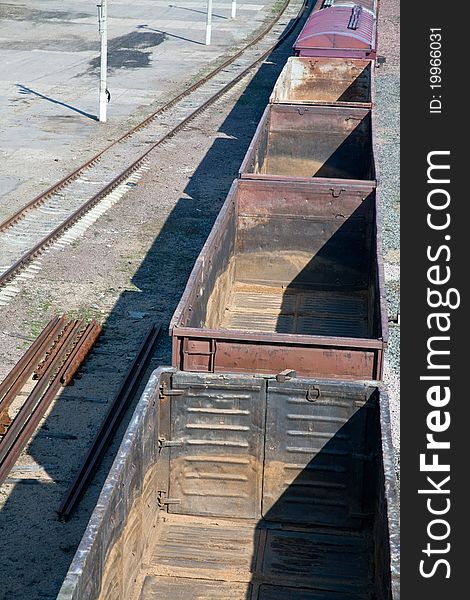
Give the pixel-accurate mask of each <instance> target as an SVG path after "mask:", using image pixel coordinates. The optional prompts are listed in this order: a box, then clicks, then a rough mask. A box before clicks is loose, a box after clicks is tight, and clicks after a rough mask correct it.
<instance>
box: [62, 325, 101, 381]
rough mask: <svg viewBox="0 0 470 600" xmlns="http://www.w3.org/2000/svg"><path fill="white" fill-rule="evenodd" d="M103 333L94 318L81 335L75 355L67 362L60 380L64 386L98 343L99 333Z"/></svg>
mask: <svg viewBox="0 0 470 600" xmlns="http://www.w3.org/2000/svg"><path fill="white" fill-rule="evenodd" d="M100 334H101V325H100V324H99V323H97V321H95V320H93V321H92V322H91V323H90V324H89V325H88V326H87V328H86V330H85V331H84V333H83V335H82V336H81V338H80V340H79V342H78V344H77V348H76V350H75V352H74V353H73V356H72V357H71V358H70V360H69V361H68V362H67V365H66V369H65V371H64V372H63V374H62V375H61V377H60V382H61V383H62V385H63V386H66V385H68V384H69V383H70V382H71V381H72V379H73V377H74V375H75V374H76V372H77V371H78V369H79V368H80V365H81V364H82V362H83V361H84V360H85V358H86V357H87V355H88V353H89V352H90V350H91V349H92V347H93V346H94V344H95V343H96V340H97V339H98V337H99V335H100Z"/></svg>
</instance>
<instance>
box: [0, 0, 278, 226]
mask: <svg viewBox="0 0 470 600" xmlns="http://www.w3.org/2000/svg"><path fill="white" fill-rule="evenodd" d="M289 2H290V0H285V2H284V4H283V6H282V8H281V10H280V12H279V13H278V14H277V15H276V17H275V18H274V19H273V20H272V21H271V22H270V23H269V24H268V25H267V26H266V27H264V28H263V29H262V30H261V32H260V33H259V34H258V35H257V36H256V37H255V38H253V39H252V40H251V41H250V42H249V43H248V44H246V45H245V46H243V48H241V49H240V50H238V51H237V52H236V53H235V54H233V55H232V56H230V57H229V58H228V59H227V60H225V61H224V62H223V63H222V64H221V65H219V66H218V67H216V68H215V69H213V70H212V71H210V73H208V74H206V75H204V77H201V79H199V80H198V81H196V82H195V83H193V84H192V85H190V86H189V87H187V88H186V89H185V90H183V91H182V92H181V93H180V94H178V95H177V96H175V97H174V98H172V99H171V100H169V101H168V102H166V103H165V104H164V105H163V106H161V107H160V108H158V109H157V110H156V111H154V112H153V113H152V114H150V115H149V116H148V117H146V118H145V119H144V120H143V121H141V122H140V123H138V124H137V125H135V126H134V127H133V128H132V129H130V130H129V131H127V132H126V133H124V134H123V135H122V136H121V137H119V138H118V139H116V140H114V141H113V142H111V143H110V144H108V145H107V146H106V147H105V148H103V150H101V151H100V152H98V153H97V154H95V155H94V156H92V157H91V158H90V159H89V160H87V161H86V162H84V163H83V164H81V165H80V166H78V167H77V168H76V169H75V170H74V171H72V172H71V173H69V174H68V175H66V176H65V177H63V178H62V179H61V180H60V181H58V182H57V183H55V184H54V185H52V186H51V187H49V188H48V189H47V190H46V191H44V192H42V193H41V194H39V195H38V196H36V197H35V198H33V200H31V201H30V202H28V203H27V204H25V205H24V206H22V207H21V208H20V209H19V210H17V211H16V212H15V213H14V214H12V215H10V216H9V217H7V218H6V219H5V220H4V221H2V222H1V223H0V232H1V231H4V230H5V229H7V228H8V227H10V226H11V225H13V224H14V223H16V222H17V221H18V220H19V219H20V218H21V217H22V216H23V215H24V214H25V213H27V212H28V211H29V210H31V209H32V208H35V207H36V206H39V205H40V204H42V203H43V202H44V201H45V200H46V199H47V198H48V197H49V196H50V195H51V194H53V193H55V192H58V191H59V190H61V189H62V188H64V187H65V186H66V185H67V183H69V182H71V181H73V180H74V179H76V178H77V177H78V176H79V175H80V174H81V173H82V172H83V171H85V170H86V169H87V168H88V167H90V166H91V165H92V164H93V163H95V162H96V161H97V160H99V159H100V158H101V156H103V154H105V153H106V152H107V151H108V150H109V149H110V148H112V147H113V146H116V145H117V144H119V143H120V142H122V141H123V140H125V139H127V138H128V137H130V136H131V135H132V134H133V133H135V132H136V131H138V130H140V129H143V128H144V127H145V126H146V125H148V124H149V123H151V122H152V121H153V120H154V119H156V118H157V117H158V116H160V115H161V114H162V113H164V112H166V111H167V110H169V109H170V108H172V107H173V106H174V105H175V104H177V103H178V102H180V101H181V100H182V99H183V98H185V97H186V96H189V95H190V94H191V93H192V92H194V91H195V90H197V89H198V88H199V87H201V86H202V85H204V84H205V83H207V82H208V81H209V80H210V79H212V78H213V77H215V75H217V74H218V73H220V72H221V71H223V69H225V68H226V67H227V66H229V65H230V64H232V63H233V62H235V61H236V60H237V58H238V57H239V56H241V55H242V54H243V53H244V52H246V50H248V49H249V48H251V47H252V46H254V45H255V44H257V43H258V42H259V41H260V40H261V39H262V38H263V37H264V36H265V35H266V34H268V33H269V32H270V31H271V29H272V28H273V27H274V26H275V25H276V23H277V22H278V21H279V19H280V18H281V17H282V15H283V14H284V12H285V11H286V9H287V7H288V5H289Z"/></svg>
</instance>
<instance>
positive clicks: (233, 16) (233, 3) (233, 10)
mask: <svg viewBox="0 0 470 600" xmlns="http://www.w3.org/2000/svg"><path fill="white" fill-rule="evenodd" d="M236 16H237V0H232V19H235V17H236Z"/></svg>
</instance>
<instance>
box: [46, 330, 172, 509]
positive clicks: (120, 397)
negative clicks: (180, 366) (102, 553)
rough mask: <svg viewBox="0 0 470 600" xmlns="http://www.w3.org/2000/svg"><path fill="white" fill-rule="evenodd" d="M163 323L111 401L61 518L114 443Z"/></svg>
mask: <svg viewBox="0 0 470 600" xmlns="http://www.w3.org/2000/svg"><path fill="white" fill-rule="evenodd" d="M160 331H161V325H159V324H158V325H156V324H153V325H152V326H151V327H150V329H149V331H148V332H147V333H146V335H145V337H144V339H143V341H142V344H141V346H140V348H139V350H138V352H137V355H136V357H135V359H134V361H133V362H132V364H131V366H130V367H129V370H128V372H127V374H126V376H125V378H124V380H123V381H122V383H121V385H120V387H119V390H118V392H117V393H116V395H115V397H114V399H113V400H112V402H111V404H110V406H109V409H108V412H107V414H106V416H105V418H104V420H103V422H102V424H101V427H100V429H99V430H98V432H97V434H96V435H95V438H94V440H93V442H92V444H91V446H90V447H89V449H88V451H87V453H86V455H85V457H84V459H83V462H82V464H81V466H80V469H79V470H78V472H77V474H76V476H75V478H74V480H73V481H72V483H71V485H70V487H69V489H68V490H67V492H66V494H65V497H64V499H63V501H62V503H61V505H60V507H59V509H58V511H57V514H58V516H59V518H60V519H61V520H67V519H69V518H70V515H71V514H72V512H73V510H74V508H75V507H76V505H77V503H78V502H79V500H80V498H81V497H82V495H83V493H84V491H85V489H86V487H87V485H88V484H89V482H90V480H91V478H92V476H93V474H94V473H95V471H96V469H97V468H98V466H99V464H100V462H101V460H102V458H103V455H104V453H105V451H106V449H107V447H108V446H109V443H110V442H111V439H112V436H113V434H114V432H115V431H116V429H117V427H118V425H119V423H120V422H121V420H122V418H123V416H124V413H125V411H126V409H127V407H128V405H129V402H130V401H131V400H132V398H133V396H134V395H135V393H136V392H137V388H138V385H139V383H140V380H141V379H142V376H143V375H144V372H145V369H146V367H147V364H148V362H149V359H150V358H151V356H152V354H153V351H154V348H155V344H156V342H157V340H158V337H159V335H160Z"/></svg>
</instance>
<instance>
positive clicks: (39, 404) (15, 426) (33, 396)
mask: <svg viewBox="0 0 470 600" xmlns="http://www.w3.org/2000/svg"><path fill="white" fill-rule="evenodd" d="M96 325H97V324H96V322H95V324H92V329H93V330H94V331H95V332H96ZM98 327H99V326H98ZM89 329H90V326H88V327H85V329H84V320H83V319H81V320H74V321H72V322H70V327H69V328H68V334H66V335H64V336H63V338H61V345H60V346H61V347H60V350H59V351H58V352H57V353H56V354H55V356H54V359H53V360H52V361H51V362H50V364H49V366H48V368H47V370H46V371H45V373H44V375H43V377H41V379H40V380H39V381H38V383H37V384H36V385H35V387H34V389H33V391H32V392H31V393H30V395H29V396H28V398H27V400H26V402H25V403H24V405H23V406H22V408H21V409H20V411H19V413H18V414H17V415H16V417H15V419H14V420H13V422H12V425H11V427H10V428H9V429H8V431H7V433H6V435H5V436H4V438H3V439H2V441H1V442H0V484H1V483H2V482H3V481H4V480H5V479H6V477H7V476H8V474H9V472H10V470H11V468H12V467H13V465H14V464H15V462H16V461H17V459H18V457H19V455H20V454H21V451H22V450H23V449H24V447H25V446H26V444H27V442H28V440H29V439H30V438H31V436H32V435H33V433H34V431H35V429H36V428H37V426H38V425H39V422H40V420H41V419H42V418H43V416H44V415H45V413H46V411H47V409H48V408H49V406H50V404H51V402H52V401H53V400H54V398H55V396H56V394H57V392H58V390H59V388H60V386H61V385H63V383H62V380H63V377H64V375H65V373H66V372H67V370H68V369H69V367H70V364H71V363H72V362H73V361H74V356H75V355H76V354H79V353H80V347H81V344H80V342H81V339H82V338H83V335H82V337H80V335H81V334H83V332H84V331H85V332H86V331H87V330H89ZM96 337H97V336H96ZM95 339H96V338H95ZM64 359H65V360H64ZM78 366H79V365H78ZM78 366H77V367H76V368H78ZM57 369H58V371H57V372H56V370H57ZM75 371H76V369H75ZM51 377H53V380H52V381H51Z"/></svg>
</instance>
